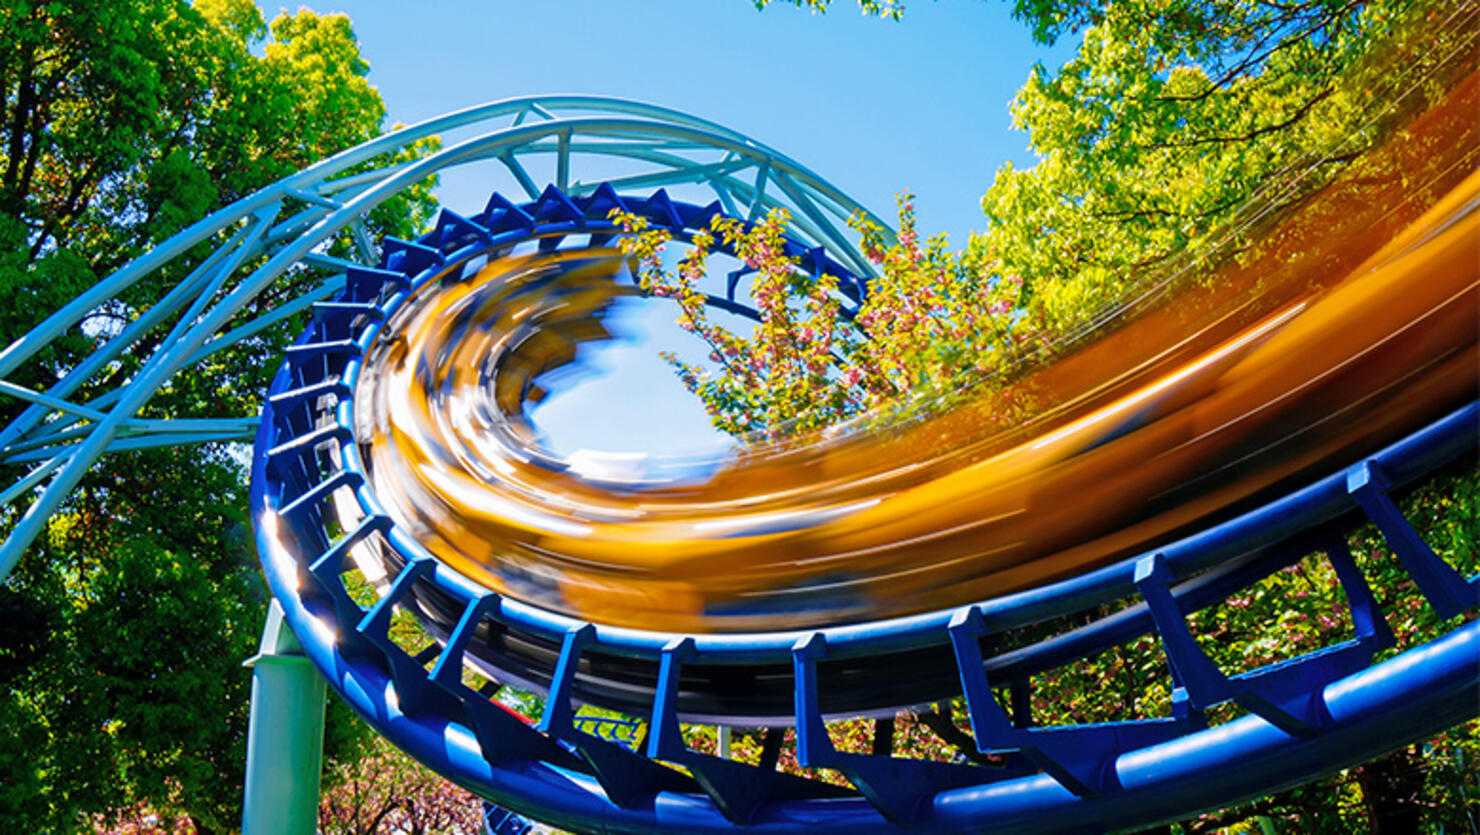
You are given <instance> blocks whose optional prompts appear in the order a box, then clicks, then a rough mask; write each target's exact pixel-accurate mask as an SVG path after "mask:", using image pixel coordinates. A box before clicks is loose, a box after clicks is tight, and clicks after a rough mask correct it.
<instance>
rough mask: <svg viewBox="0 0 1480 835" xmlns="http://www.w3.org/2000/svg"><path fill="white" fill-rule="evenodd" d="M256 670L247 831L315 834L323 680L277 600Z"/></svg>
mask: <svg viewBox="0 0 1480 835" xmlns="http://www.w3.org/2000/svg"><path fill="white" fill-rule="evenodd" d="M245 666H247V667H251V668H252V715H251V724H250V725H249V726H248V729H247V785H246V802H245V803H244V804H243V808H242V835H314V833H315V832H316V831H317V830H318V806H319V770H320V767H321V762H322V760H323V753H324V679H323V678H322V677H320V676H319V672H318V670H316V669H314V666H313V662H311V661H309V660H308V658H307V656H305V655H304V654H303V648H302V647H301V646H299V644H298V639H297V638H296V637H294V635H293V630H292V629H289V628H288V624H287V622H286V621H285V620H283V610H282V609H281V608H280V607H279V606H278V604H277V601H276V600H274V601H273V602H272V605H271V607H270V608H269V609H268V612H267V625H266V626H264V627H263V628H262V645H261V647H260V648H259V650H258V652H257V654H256V655H255V656H253V657H252V658H251V659H249V660H248V661H247V662H246V664H245Z"/></svg>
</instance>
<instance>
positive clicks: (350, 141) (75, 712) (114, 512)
mask: <svg viewBox="0 0 1480 835" xmlns="http://www.w3.org/2000/svg"><path fill="white" fill-rule="evenodd" d="M0 39H3V42H4V43H5V44H6V49H4V50H0V90H3V96H0V207H3V211H0V342H3V343H5V344H9V343H10V342H11V341H13V340H14V339H16V338H17V337H19V336H21V335H22V334H24V333H25V332H26V331H27V330H28V329H29V328H30V327H32V326H33V325H34V324H36V323H37V322H38V321H40V319H41V317H43V316H44V315H46V314H47V313H49V312H50V311H52V310H56V309H57V308H59V307H61V306H62V305H63V304H64V303H65V302H66V301H67V300H69V299H71V298H72V297H74V296H76V295H77V294H78V293H80V292H81V291H82V290H84V289H86V288H87V287H89V286H91V285H92V284H93V283H94V282H96V281H98V280H99V279H100V278H102V277H104V276H107V275H108V274H110V273H111V272H113V271H114V270H116V269H118V268H119V267H121V266H123V265H124V264H126V263H127V262H128V261H130V260H131V259H133V258H134V257H136V256H138V255H140V254H141V253H143V252H145V251H147V250H148V249H150V248H151V247H152V246H154V245H155V244H157V243H158V242H160V241H162V240H164V239H166V238H167V237H169V236H170V235H172V234H174V233H175V232H177V231H179V230H180V229H182V228H184V227H185V226H186V225H188V224H190V223H193V222H195V221H196V220H199V219H200V218H201V217H203V216H204V215H206V214H207V213H209V212H210V211H211V210H213V209H215V208H216V207H218V206H220V205H223V204H224V203H227V202H230V201H233V200H236V199H238V198H240V197H243V196H245V195H247V194H250V193H251V192H253V191H255V190H256V189H258V188H261V187H262V186H265V185H267V184H269V183H271V182H273V181H274V180H277V179H279V178H281V177H283V176H285V175H287V174H290V173H292V172H294V171H297V170H299V169H300V168H302V167H304V166H306V165H308V164H311V163H313V162H316V161H318V160H319V159H321V158H323V157H325V156H328V155H330V154H332V153H334V152H336V151H339V150H342V149H344V148H347V147H350V146H353V145H355V144H358V143H360V142H363V141H364V140H366V139H369V138H370V137H372V136H375V135H376V134H378V133H379V132H380V131H381V130H382V129H383V127H384V125H383V122H384V116H385V108H384V105H383V103H382V102H381V99H380V96H379V94H378V93H377V92H376V91H375V90H374V88H373V87H371V86H370V85H369V83H368V82H367V80H366V78H365V75H366V73H367V71H368V65H367V64H366V62H365V61H364V59H363V58H362V57H361V56H360V52H359V46H358V43H357V41H356V39H355V35H354V31H353V28H352V27H351V24H350V21H349V19H348V18H346V17H345V16H343V15H318V14H315V13H314V12H311V11H308V10H307V9H303V10H300V11H298V12H296V13H284V14H282V15H280V16H278V17H277V18H276V19H275V20H273V21H272V22H271V23H270V24H269V23H268V22H267V21H266V20H265V19H264V18H263V16H262V14H261V12H260V11H259V10H258V8H257V6H256V5H255V4H253V3H252V2H251V0H199V1H198V2H197V3H195V4H194V5H192V4H190V3H188V2H185V0H125V2H117V3H36V2H26V0H15V1H14V2H6V3H4V4H0ZM432 147H435V142H425V143H421V144H419V145H418V146H416V147H413V148H411V149H408V150H407V151H406V152H404V153H403V154H402V155H401V156H402V157H403V158H405V157H409V156H412V155H416V154H420V153H424V152H426V151H427V150H428V149H430V148H432ZM385 162H386V160H379V161H375V162H373V163H370V164H385ZM430 185H431V184H429V183H424V184H421V185H420V186H418V187H417V188H415V189H412V190H411V191H409V192H407V193H406V194H404V195H403V196H402V197H400V198H398V199H396V200H392V201H388V202H387V203H385V204H383V205H382V206H381V207H379V209H378V210H377V211H376V212H375V213H374V214H373V215H372V216H371V218H370V219H369V223H368V226H369V227H370V231H371V234H372V235H385V234H392V235H403V236H408V235H410V234H413V233H415V232H416V231H418V230H419V229H420V228H421V226H422V225H423V224H424V222H425V221H426V219H427V217H428V216H429V214H430V212H431V210H432V208H433V206H432V203H431V199H430V190H429V189H430ZM287 210H289V211H292V210H294V209H293V207H292V206H289V207H287ZM224 238H225V235H224V234H223V236H222V237H221V238H220V239H217V240H213V241H209V242H207V243H204V244H202V245H201V246H199V247H197V249H196V251H193V252H191V253H188V254H186V255H185V256H184V257H183V258H181V259H178V260H177V261H176V262H175V263H174V264H172V265H170V266H169V267H168V268H166V269H165V270H163V271H161V272H159V273H157V274H154V275H151V276H149V277H147V278H145V279H144V280H142V281H140V282H139V283H138V284H136V285H134V286H133V287H132V288H130V289H129V290H128V291H127V292H126V293H124V294H123V295H121V296H119V297H118V298H116V299H114V300H112V301H111V302H109V303H107V304H105V305H103V306H100V307H99V308H98V309H96V310H94V311H92V312H91V313H89V314H88V316H87V317H86V318H85V319H84V321H83V322H82V323H81V324H80V325H79V326H77V327H74V328H72V329H71V330H70V331H68V332H67V333H65V334H64V335H63V336H62V337H61V338H59V339H56V340H54V341H53V342H52V343H51V345H50V346H48V348H47V349H46V350H45V351H43V352H42V353H41V354H39V355H38V356H36V357H35V358H33V359H32V360H31V361H29V362H27V363H26V364H24V365H23V366H21V367H20V368H19V369H18V370H17V371H16V372H15V373H14V374H12V375H10V377H9V379H10V381H11V382H13V383H18V384H22V385H27V386H30V387H32V388H36V389H40V390H45V389H46V388H48V387H49V386H51V385H52V384H54V383H55V382H57V381H58V380H59V379H61V377H62V376H63V375H64V374H65V373H66V371H67V370H69V369H70V368H72V367H73V366H75V364H76V363H77V362H78V360H79V359H81V358H82V357H84V356H86V355H87V354H88V353H89V352H91V351H92V350H93V349H94V348H95V347H96V346H98V345H99V344H101V343H102V341H103V340H105V339H106V338H108V337H109V336H111V335H112V334H115V333H117V332H118V330H119V329H121V328H122V327H123V326H124V325H126V324H127V323H128V322H130V321H133V320H134V319H135V318H136V317H137V316H138V315H140V313H142V312H143V311H145V310H147V309H148V308H149V307H150V306H151V305H153V304H154V303H155V301H156V300H157V299H158V298H159V297H160V295H161V294H162V293H163V291H164V290H165V289H166V288H168V287H171V286H173V285H174V283H175V282H177V281H179V280H180V278H181V277H182V276H184V275H185V274H186V272H188V271H189V270H190V269H192V268H193V267H195V266H196V265H198V264H199V263H200V262H201V260H202V259H203V258H204V257H205V256H206V255H208V254H209V253H210V251H211V250H212V249H213V248H214V247H215V246H216V245H219V244H220V243H221V242H222V241H223V240H224ZM347 246H348V243H347V242H346V241H337V242H334V243H333V244H332V248H331V252H340V251H343V250H345V249H346V248H347ZM256 263H258V262H253V263H248V264H245V265H243V266H244V268H248V269H249V268H251V267H252V266H255V264H256ZM320 278H321V276H319V275H315V274H313V273H311V272H309V271H294V272H290V273H289V274H286V275H285V276H283V277H282V279H280V280H279V281H278V282H277V284H275V285H274V286H273V287H272V288H270V289H269V290H268V291H267V293H266V294H264V296H263V297H262V298H261V299H260V300H258V301H257V302H255V303H254V305H253V306H251V307H250V308H249V309H248V310H246V311H244V312H243V313H242V314H241V316H242V317H248V316H253V315H256V314H259V313H260V312H262V311H263V310H265V309H267V308H269V307H270V306H271V305H273V304H275V303H277V302H278V301H279V300H281V299H283V298H285V297H287V296H289V295H290V294H293V293H295V292H297V291H298V289H299V288H301V287H302V286H304V285H305V283H306V282H310V281H312V282H316V281H318V280H319V279H320ZM169 324H170V323H169V322H166V323H165V327H164V328H163V329H159V330H156V331H155V332H153V334H152V335H146V338H144V339H143V340H141V341H140V343H138V344H137V345H135V346H134V347H133V348H131V349H130V350H129V351H128V352H125V353H124V354H121V355H120V356H119V357H118V358H117V359H116V360H114V361H113V362H111V363H109V365H108V366H107V367H106V368H105V369H103V370H101V371H99V372H98V374H97V375H95V377H94V379H92V380H90V381H88V382H87V383H86V384H85V385H83V386H82V388H81V389H80V390H79V392H78V393H77V394H76V395H74V396H75V397H76V398H78V399H80V400H82V401H84V402H85V401H86V400H87V399H89V398H90V397H93V396H96V395H97V394H98V393H100V392H104V391H107V390H109V389H110V388H112V387H115V386H116V385H118V384H120V383H122V382H125V381H127V380H128V379H129V377H130V376H131V375H132V374H133V373H135V372H136V371H137V370H138V368H139V367H140V365H141V364H142V362H143V361H144V360H145V359H146V358H147V356H148V353H149V351H151V350H152V349H153V348H155V347H156V346H157V345H158V344H159V342H160V340H161V339H162V338H163V336H164V331H165V330H167V329H168V325H169ZM301 324H302V323H301V322H295V321H287V322H284V323H282V325H281V326H280V327H278V328H277V329H275V330H271V331H268V332H266V333H263V334H262V335H260V336H259V337H257V338H255V339H252V340H247V341H244V342H242V343H240V344H238V345H236V346H233V347H232V348H230V349H228V350H224V351H221V352H218V353H216V354H213V355H212V356H211V358H210V360H209V361H208V362H207V363H205V364H203V365H202V366H201V367H198V368H194V369H188V370H186V371H182V372H181V373H180V374H178V375H176V377H175V378H174V379H172V380H171V381H170V383H169V385H168V386H166V387H165V388H164V389H162V390H161V391H160V392H159V393H158V394H157V395H156V396H155V398H154V399H153V400H152V401H151V402H150V403H149V405H148V406H147V407H146V410H145V412H144V416H146V417H154V418H172V417H228V416H229V417H237V416H244V415H250V414H254V413H255V412H256V411H257V409H258V408H259V406H260V398H261V395H262V392H263V390H264V389H265V386H266V383H267V380H268V378H269V375H270V374H271V373H272V371H273V369H274V368H275V367H276V365H277V364H278V362H279V359H278V358H279V357H280V356H281V349H282V346H283V345H284V344H285V342H286V340H287V339H288V338H289V336H290V334H291V333H293V332H295V330H296V329H297V328H299V327H301ZM21 405H22V404H20V403H18V402H16V401H13V400H9V399H7V400H6V401H5V402H3V403H0V419H3V421H5V422H8V421H9V420H10V419H11V418H12V417H14V416H15V415H16V414H17V413H18V412H19V410H20V407H21ZM19 473H20V471H19V470H17V469H15V468H14V467H13V466H10V467H7V468H6V475H7V476H10V477H11V478H10V479H8V480H7V483H9V482H10V481H13V480H14V477H17V476H18V475H19ZM245 479H246V476H245V473H244V468H243V466H242V455H241V451H240V450H239V449H233V448H230V447H222V446H214V447H210V446H208V447H201V448H162V449H156V450H149V451H139V452H131V453H122V454H115V455H112V456H110V457H108V458H107V459H105V460H104V461H103V463H102V464H100V465H99V466H97V467H94V468H93V470H92V471H91V472H90V473H89V474H88V475H87V476H86V478H85V479H84V481H83V483H82V484H81V485H80V486H79V488H78V489H77V490H76V491H75V492H74V493H73V495H72V496H71V497H69V499H68V500H67V502H66V503H65V505H64V506H63V508H62V509H61V511H60V512H59V513H57V514H56V515H55V516H54V517H53V519H52V520H51V521H50V523H49V525H48V528H47V531H46V533H45V534H44V535H43V536H42V537H41V538H40V539H38V541H37V542H36V543H35V544H34V545H33V546H32V548H31V549H30V552H29V553H27V554H26V555H25V556H24V557H23V558H22V559H21V561H20V563H19V566H18V568H17V569H16V571H15V573H14V574H12V576H11V577H10V578H9V580H8V581H7V583H6V584H5V586H4V587H0V597H3V601H0V606H3V608H4V611H5V617H4V624H3V626H0V629H3V631H4V634H3V637H0V725H3V726H4V727H5V728H6V733H5V734H4V735H3V737H0V819H3V820H5V821H6V824H7V827H8V828H10V829H13V830H15V831H27V832H71V831H79V830H83V829H89V828H91V827H92V826H94V825H96V824H98V823H107V822H109V821H112V820H117V821H119V824H120V825H121V826H125V827H126V826H127V825H132V824H129V823H128V822H129V821H134V822H135V823H137V822H138V820H142V819H143V818H142V817H141V816H146V817H147V816H154V817H153V818H151V819H155V818H157V819H163V820H172V819H176V818H179V819H181V820H184V821H186V822H187V823H188V825H189V826H191V827H192V828H193V829H194V830H195V831H197V832H212V831H223V830H231V829H233V828H235V826H236V823H237V821H238V818H239V809H240V799H241V785H242V770H243V766H244V754H245V750H244V737H245V730H246V720H247V696H248V688H249V683H250V673H249V671H247V670H245V669H243V668H242V666H241V664H242V661H243V660H245V659H246V658H247V657H249V656H250V655H252V653H253V652H254V650H255V646H256V642H257V638H258V636H259V635H260V630H261V626H262V618H263V615H264V612H265V609H266V601H267V596H266V591H265V589H264V588H263V585H262V582H261V579H260V573H259V572H258V570H257V567H256V559H255V556H254V548H253V544H252V541H251V534H250V527H249V523H248V521H247V520H246V518H245V508H246V506H247V496H246V484H245ZM14 522H15V511H14V510H11V511H9V512H8V514H7V516H6V517H5V518H4V519H0V528H3V529H8V528H9V526H10V525H12V524H14ZM334 710H335V713H336V714H338V716H337V717H336V719H337V721H331V723H330V724H331V731H330V741H329V750H330V751H331V752H332V751H335V750H339V749H342V748H344V747H345V746H346V745H351V747H353V745H354V744H358V743H357V742H356V740H357V739H359V737H361V736H362V735H363V733H364V731H363V730H359V729H358V728H359V726H358V725H356V724H354V723H352V722H349V721H346V720H347V716H348V714H347V711H343V712H341V711H342V708H335V709H334Z"/></svg>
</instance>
